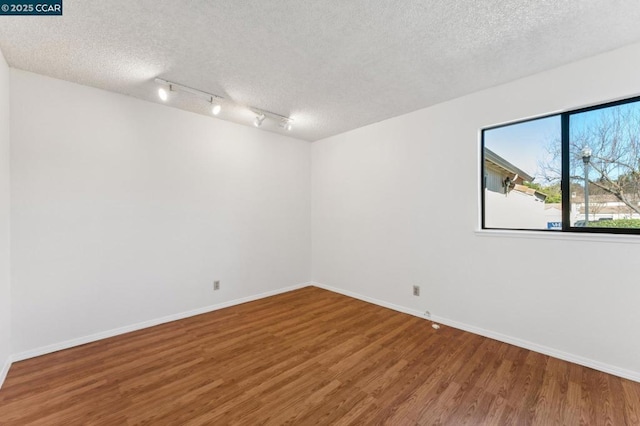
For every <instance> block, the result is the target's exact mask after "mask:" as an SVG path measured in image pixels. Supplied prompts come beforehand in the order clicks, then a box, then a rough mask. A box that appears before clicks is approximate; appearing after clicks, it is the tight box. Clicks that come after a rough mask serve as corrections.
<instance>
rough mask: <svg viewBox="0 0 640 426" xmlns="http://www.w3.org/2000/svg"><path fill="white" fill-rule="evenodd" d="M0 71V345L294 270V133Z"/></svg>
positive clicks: (298, 221)
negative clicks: (6, 161)
mask: <svg viewBox="0 0 640 426" xmlns="http://www.w3.org/2000/svg"><path fill="white" fill-rule="evenodd" d="M11 77H12V80H11V140H12V146H11V149H12V150H11V164H12V169H11V179H12V180H11V189H12V191H13V192H12V194H13V197H12V205H11V214H12V223H11V232H12V239H11V241H12V242H11V250H12V259H11V261H12V301H13V352H14V353H16V354H17V353H22V352H24V351H30V350H33V349H36V348H40V347H43V346H46V345H50V344H55V343H59V342H64V341H67V340H71V339H77V338H81V337H83V336H87V335H91V334H94V333H100V332H104V331H108V330H111V329H115V328H118V327H123V326H128V325H131V324H136V323H139V322H143V321H148V320H153V319H156V318H160V317H164V316H167V315H173V314H176V313H181V312H185V311H189V310H192V309H196V308H200V307H204V306H208V305H214V304H219V303H223V302H228V301H231V300H235V299H239V298H244V297H249V296H252V295H257V294H262V293H264V292H269V291H274V290H277V289H280V288H284V287H287V286H292V285H297V284H301V283H305V282H307V281H309V271H310V248H311V242H310V205H311V204H310V146H309V144H308V143H307V142H303V141H301V140H297V139H292V138H288V137H284V136H280V135H276V134H272V133H268V132H264V131H260V130H258V129H254V128H251V127H245V126H240V125H237V124H233V123H229V122H225V121H221V120H217V119H214V118H209V117H205V116H200V115H196V114H192V113H188V112H184V111H180V110H177V109H173V108H169V107H166V106H163V105H158V104H153V103H148V102H144V101H141V100H137V99H134V98H130V97H126V96H122V95H117V94H113V93H109V92H104V91H100V90H97V89H93V88H88V87H84V86H80V85H76V84H72V83H68V82H64V81H60V80H55V79H51V78H47V77H43V76H39V75H36V74H31V73H27V72H24V71H19V70H12V71H11ZM214 279H219V280H221V282H222V283H221V290H219V291H217V292H213V291H212V282H213V280H214Z"/></svg>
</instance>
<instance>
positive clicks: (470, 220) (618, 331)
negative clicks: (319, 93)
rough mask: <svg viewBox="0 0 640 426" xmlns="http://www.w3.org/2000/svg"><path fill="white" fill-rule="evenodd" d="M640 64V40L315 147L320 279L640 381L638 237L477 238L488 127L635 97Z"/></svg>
mask: <svg viewBox="0 0 640 426" xmlns="http://www.w3.org/2000/svg"><path fill="white" fill-rule="evenodd" d="M497 66H499V65H497ZM639 68H640V44H638V45H633V46H629V47H627V48H624V49H620V50H617V51H613V52H609V53H607V54H604V55H601V56H598V57H594V58H591V59H588V60H584V61H581V62H577V63H573V64H570V65H568V66H564V67H562V68H558V69H556V70H553V71H549V72H545V73H542V74H538V75H535V76H531V77H529V78H525V79H522V80H519V81H515V82H512V83H510V84H505V85H502V86H499V87H495V88H492V89H489V90H485V91H482V92H479V93H475V94H472V95H469V96H465V97H463V98H459V99H456V100H453V101H450V102H446V103H443V104H440V105H437V106H434V107H432V108H427V109H424V110H421V111H417V112H414V113H411V114H407V115H404V116H400V117H397V118H393V119H390V120H387V121H383V122H380V123H377V124H374V125H371V126H367V127H364V128H360V129H357V130H354V131H351V132H348V133H345V134H341V135H338V136H335V137H331V138H328V139H325V140H322V141H319V142H316V143H314V144H313V145H312V193H313V200H312V246H313V248H312V278H313V280H314V281H316V282H319V283H321V284H324V285H326V286H332V287H335V288H337V289H340V290H342V291H345V292H350V293H352V294H359V295H361V296H364V297H368V298H373V299H377V300H379V301H381V302H383V303H386V304H395V305H397V306H399V307H401V308H403V309H406V310H408V311H411V312H424V311H425V310H429V311H430V312H431V314H432V315H434V316H436V317H438V318H441V319H446V320H448V322H449V323H452V324H453V323H455V324H458V325H461V326H465V327H466V328H468V329H474V330H480V331H482V330H484V331H486V332H487V333H486V334H491V335H494V336H502V337H503V338H507V339H509V340H510V341H517V342H520V343H522V344H527V345H528V346H530V347H537V348H539V349H543V350H546V351H547V352H549V353H555V354H562V353H565V355H567V356H566V358H572V359H576V360H581V361H583V362H586V363H589V364H590V365H598V366H599V367H601V368H604V369H608V370H609V371H617V373H619V374H622V375H626V376H628V377H635V378H636V379H637V380H640V356H638V354H640V338H638V330H640V309H638V300H640V284H639V280H638V259H640V237H627V238H618V239H615V238H614V239H611V238H610V239H607V238H606V237H588V236H587V237H585V238H578V237H575V238H572V237H571V236H567V235H555V234H554V235H553V236H549V237H548V238H544V237H542V238H532V236H531V235H530V234H529V235H530V236H529V237H526V236H524V235H520V234H517V233H511V234H509V233H507V235H509V236H502V234H500V233H497V232H494V233H489V232H485V233H477V232H476V230H477V229H478V223H479V206H478V199H479V176H480V169H479V161H480V160H479V129H480V128H482V127H484V126H489V125H494V124H498V123H503V122H507V121H512V120H516V119H521V118H524V117H531V116H534V115H540V114H546V113H550V112H553V111H557V110H562V109H568V108H572V107H577V106H582V105H585V104H590V103H594V102H599V101H605V100H609V99H612V98H618V97H624V96H629V95H633V94H636V93H639V92H640V73H638V69H639ZM425 78H428V76H425ZM610 240H614V242H607V241H610ZM620 241H622V242H620ZM516 277H517V278H516ZM413 284H418V285H420V286H421V289H422V295H421V296H420V297H414V296H412V293H411V286H412V285H413Z"/></svg>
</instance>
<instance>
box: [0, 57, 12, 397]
mask: <svg viewBox="0 0 640 426" xmlns="http://www.w3.org/2000/svg"><path fill="white" fill-rule="evenodd" d="M9 117H10V114H9V66H8V65H7V63H6V61H5V60H4V56H3V55H2V52H0V386H2V382H3V380H4V377H5V375H6V373H7V371H8V368H9V355H10V354H11V289H10V281H9V276H10V273H9V270H10V268H9V201H10V199H9Z"/></svg>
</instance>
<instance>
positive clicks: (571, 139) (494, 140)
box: [482, 98, 640, 233]
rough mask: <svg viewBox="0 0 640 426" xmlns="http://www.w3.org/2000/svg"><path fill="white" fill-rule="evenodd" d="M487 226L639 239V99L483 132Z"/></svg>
mask: <svg viewBox="0 0 640 426" xmlns="http://www.w3.org/2000/svg"><path fill="white" fill-rule="evenodd" d="M482 154H483V160H482V226H483V228H485V229H520V230H548V231H575V232H612V233H640V101H639V99H638V98H634V99H630V100H624V101H618V102H614V103H608V104H603V105H599V106H595V107H590V108H583V109H580V110H576V111H571V112H567V113H563V114H558V115H552V116H548V117H544V118H539V119H534V120H528V121H523V122H519V123H514V124H509V125H504V126H499V127H494V128H489V129H485V130H483V131H482Z"/></svg>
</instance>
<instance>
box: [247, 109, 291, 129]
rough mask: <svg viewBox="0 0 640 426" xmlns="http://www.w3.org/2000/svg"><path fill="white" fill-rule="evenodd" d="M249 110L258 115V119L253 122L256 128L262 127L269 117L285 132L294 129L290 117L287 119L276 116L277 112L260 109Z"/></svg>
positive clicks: (282, 116)
mask: <svg viewBox="0 0 640 426" xmlns="http://www.w3.org/2000/svg"><path fill="white" fill-rule="evenodd" d="M249 109H250V110H251V111H253V112H255V113H256V119H255V120H254V122H253V125H254V126H256V127H260V126H261V125H262V122H263V121H264V119H265V118H266V117H269V118H270V119H272V120H274V121H277V122H278V126H279V127H282V128H283V129H285V130H291V129H293V119H292V118H290V117H285V116H284V115H280V114H276V113H275V112H271V111H267V110H264V109H260V108H254V107H249Z"/></svg>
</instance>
